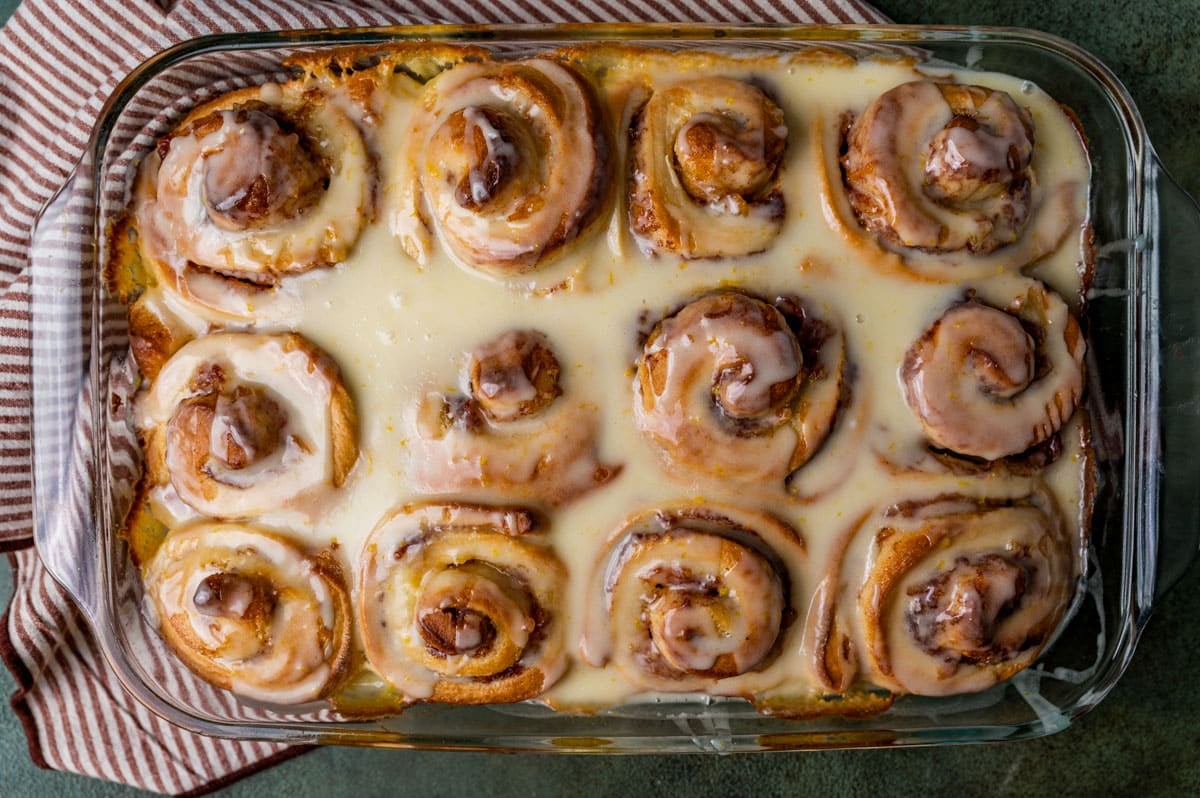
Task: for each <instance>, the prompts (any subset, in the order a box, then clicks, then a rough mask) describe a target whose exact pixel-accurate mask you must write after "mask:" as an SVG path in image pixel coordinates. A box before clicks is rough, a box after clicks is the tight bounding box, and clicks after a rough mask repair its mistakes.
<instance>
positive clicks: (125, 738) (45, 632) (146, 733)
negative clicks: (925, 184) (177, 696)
mask: <svg viewBox="0 0 1200 798" xmlns="http://www.w3.org/2000/svg"><path fill="white" fill-rule="evenodd" d="M425 21H437V22H470V23H502V22H533V23H552V22H560V21H561V22H589V21H667V22H688V21H692V22H730V23H733V22H883V21H886V20H885V19H884V17H883V16H882V15H880V14H879V12H878V11H876V10H875V9H873V8H871V7H870V6H869V5H867V4H866V3H864V2H861V0H671V2H666V1H665V0H493V1H492V2H490V3H487V4H479V3H473V2H468V0H413V1H411V2H405V1H403V0H362V1H361V2H357V3H341V2H326V0H269V2H266V3H262V2H256V0H226V1H225V2H221V1H220V0H182V1H181V2H167V1H165V0H158V2H153V1H152V0H92V2H88V3H76V2H73V1H72V0H25V2H24V3H23V4H22V5H21V6H20V7H19V8H18V9H17V11H16V12H15V14H14V15H13V16H12V18H11V19H10V20H9V22H8V23H7V24H6V25H5V27H4V28H3V29H2V30H0V63H2V64H3V65H4V66H3V72H4V73H5V74H4V77H3V81H0V108H3V109H4V113H3V114H0V551H4V550H7V551H9V552H10V554H9V559H10V562H11V564H12V567H13V569H14V572H15V579H14V587H15V592H14V595H13V599H12V602H11V604H10V605H9V607H8V610H7V611H6V612H5V614H4V617H3V619H2V622H0V655H2V656H3V659H4V662H5V664H6V665H7V666H8V668H9V670H10V671H11V672H12V674H13V676H14V678H15V679H16V681H17V685H18V690H17V692H16V693H15V694H14V695H13V697H12V707H13V710H14V712H15V713H16V714H17V716H18V717H19V718H20V720H21V722H22V724H23V725H24V727H25V731H26V734H27V736H28V739H29V751H30V756H31V757H32V758H33V761H34V762H35V763H36V764H37V765H39V766H41V767H45V768H51V769H58V770H67V771H72V772H75V773H82V774H86V775H90V776H95V777H98V778H104V779H108V780H111V781H116V782H122V783H125V784H129V785H133V786H137V787H142V788H145V789H150V790H155V791H158V792H163V793H172V794H188V793H193V794H194V793H203V792H207V791H209V790H212V789H215V788H216V787H218V786H221V785H223V784H227V783H229V782H230V781H232V780H234V779H236V778H240V777H241V776H244V775H246V774H248V773H251V772H253V771H255V770H258V769H260V768H262V767H265V766H267V765H269V764H271V763H274V762H277V761H279V760H281V759H283V758H286V757H288V756H292V755H294V754H295V753H298V752H299V751H300V750H302V749H296V748H286V747H284V746H282V745H277V744H270V743H260V742H234V741H229V740H217V739H212V738H207V737H204V736H201V735H197V734H192V733H190V732H186V731H184V730H182V729H179V728H177V727H174V726H172V725H171V724H169V723H168V722H166V721H165V720H163V719H161V718H159V717H158V716H156V715H154V714H153V713H151V712H150V711H148V710H147V709H146V708H145V707H143V706H142V705H141V704H139V703H138V702H137V701H136V700H134V699H133V698H131V697H130V696H129V695H127V694H126V693H125V692H124V691H123V689H122V687H121V685H120V683H119V682H118V680H117V678H116V676H115V674H114V673H113V672H112V671H111V670H110V669H109V668H108V667H107V666H106V664H105V662H104V660H103V658H102V657H101V655H100V652H99V649H98V646H97V644H96V642H95V640H94V639H93V637H92V634H91V631H90V630H89V629H88V628H87V623H86V621H85V620H83V618H82V616H81V614H80V613H79V612H78V611H77V610H76V609H75V607H74V605H73V604H72V603H71V601H70V599H69V598H68V596H67V595H66V593H65V592H64V591H63V589H62V588H60V587H59V586H58V584H57V583H56V582H55V581H54V580H53V578H52V577H51V576H50V575H49V573H48V572H47V571H46V570H45V568H44V567H43V566H42V565H41V562H40V560H39V559H38V555H37V553H36V552H35V550H34V549H33V548H32V526H33V518H32V513H33V509H32V507H33V502H32V490H31V485H30V473H31V448H32V447H31V440H30V410H29V408H30V404H31V397H32V386H31V365H30V353H31V347H30V340H31V333H30V323H31V315H32V314H31V307H30V303H31V282H30V266H29V255H30V251H29V250H30V233H31V228H32V226H33V223H34V218H35V216H36V214H37V213H38V210H39V209H40V208H41V206H42V205H43V204H44V203H46V202H47V201H48V200H49V199H50V198H51V197H52V196H53V195H54V193H55V192H56V191H57V190H58V188H59V187H60V186H61V185H62V184H63V183H64V181H65V180H66V179H67V178H68V176H69V174H70V172H71V170H72V167H73V166H74V164H75V162H76V160H77V159H78V158H79V156H80V155H81V153H82V152H83V150H84V148H85V146H86V142H87V139H88V136H89V134H90V131H91V127H92V124H93V123H94V122H95V120H96V118H97V116H98V114H99V111H100V108H101V106H102V105H103V103H104V101H105V99H106V98H107V97H108V95H109V93H110V92H111V91H112V89H113V88H114V86H115V85H116V84H117V82H118V81H119V80H120V78H122V77H123V76H124V75H126V74H127V73H129V72H130V71H131V70H132V69H133V68H134V67H136V66H137V65H138V64H139V63H140V62H141V61H143V60H144V59H145V58H147V57H148V56H150V55H152V54H153V53H156V52H158V51H160V50H162V49H164V48H166V47H169V46H170V45H172V44H175V43H176V42H179V41H183V40H185V39H189V38H193V37H195V36H200V35H203V34H207V33H216V32H230V31H246V30H281V29H296V28H318V27H343V26H359V25H389V24H405V23H410V22H425Z"/></svg>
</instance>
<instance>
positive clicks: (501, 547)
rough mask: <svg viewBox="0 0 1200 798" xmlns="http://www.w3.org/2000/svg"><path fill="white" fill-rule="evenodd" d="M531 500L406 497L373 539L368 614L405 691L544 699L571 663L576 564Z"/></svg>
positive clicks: (375, 650) (374, 658) (367, 548)
mask: <svg viewBox="0 0 1200 798" xmlns="http://www.w3.org/2000/svg"><path fill="white" fill-rule="evenodd" d="M537 531H538V530H537V520H536V519H535V517H534V516H532V515H531V514H530V513H528V512H526V511H524V510H518V509H506V508H487V507H476V506H470V505H463V504H426V505H410V506H405V507H401V508H400V509H398V510H396V511H394V512H393V513H391V514H390V515H388V516H387V517H385V518H384V519H383V520H382V521H381V522H380V523H379V525H378V526H376V527H375V529H374V531H372V532H371V535H370V537H369V538H368V539H367V541H366V543H365V545H364V548H363V552H362V556H361V560H360V571H359V579H358V603H359V623H360V629H361V632H362V639H363V646H364V648H365V649H366V653H367V658H368V660H369V661H370V663H371V665H372V667H374V668H375V669H376V670H377V671H378V672H379V673H380V675H382V676H383V677H384V678H385V679H387V680H388V681H389V682H391V684H392V685H393V686H394V687H395V688H396V689H397V690H399V691H400V692H401V693H403V694H404V697H405V700H406V701H409V702H415V701H441V702H449V703H456V704H485V703H507V702H512V701H522V700H525V699H529V698H534V697H535V696H537V695H538V694H540V693H541V692H542V691H544V690H546V689H547V688H548V687H550V686H551V685H552V684H554V682H555V681H557V680H558V678H559V676H561V675H562V673H563V671H564V670H565V668H566V666H567V657H566V653H565V651H564V648H563V620H562V616H561V613H562V607H561V605H562V594H563V590H564V588H565V583H566V571H565V569H564V568H563V566H562V564H561V563H560V562H559V561H558V559H557V558H556V557H555V556H554V554H553V553H552V552H551V551H550V550H549V549H548V548H546V547H545V546H543V545H542V544H541V543H540V542H538V541H537V540H536V535H535V534H534V533H536V532H537Z"/></svg>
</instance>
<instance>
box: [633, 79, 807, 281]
mask: <svg viewBox="0 0 1200 798" xmlns="http://www.w3.org/2000/svg"><path fill="white" fill-rule="evenodd" d="M787 136H788V130H787V124H786V122H785V121H784V116H783V111H782V110H780V108H779V106H778V105H776V103H775V101H774V100H772V99H771V98H770V97H768V96H767V95H766V93H765V92H763V91H762V90H761V89H759V88H758V87H757V86H754V85H753V84H751V83H747V82H745V81H741V80H732V79H729V78H720V77H705V78H699V79H695V80H688V81H685V82H682V83H678V84H676V85H674V86H671V87H669V88H664V89H659V90H657V91H655V92H654V94H653V95H652V96H651V97H650V99H649V100H648V101H647V102H646V104H645V105H644V106H643V107H642V109H641V111H640V112H638V113H637V115H636V116H635V118H634V122H633V128H632V131H631V137H632V144H631V153H630V157H631V160H632V170H633V172H632V175H631V182H630V197H629V213H630V222H631V225H632V227H633V232H634V234H635V235H637V236H638V237H639V238H640V239H641V241H642V243H643V245H644V246H645V247H646V248H647V249H649V250H651V251H653V252H658V253H663V254H674V255H680V256H682V257H685V258H717V257H732V256H738V255H749V254H752V253H755V252H762V251H763V250H765V249H766V248H767V247H769V246H770V245H771V242H772V241H773V240H774V239H775V236H776V235H778V234H779V230H780V227H781V226H782V224H783V214H784V200H783V194H782V192H781V191H780V180H779V172H780V165H781V163H782V161H783V154H784V150H785V149H786V147H787Z"/></svg>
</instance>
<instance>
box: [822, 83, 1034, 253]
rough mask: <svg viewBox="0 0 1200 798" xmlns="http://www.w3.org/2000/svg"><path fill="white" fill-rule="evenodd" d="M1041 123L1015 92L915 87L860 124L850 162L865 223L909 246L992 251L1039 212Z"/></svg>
mask: <svg viewBox="0 0 1200 798" xmlns="http://www.w3.org/2000/svg"><path fill="white" fill-rule="evenodd" d="M1033 134H1034V129H1033V120H1032V119H1031V117H1030V115H1029V112H1028V111H1026V110H1025V109H1024V108H1022V107H1021V106H1019V105H1017V104H1016V102H1014V101H1013V99H1012V97H1010V96H1009V95H1008V94H1007V93H1005V92H1003V91H999V90H995V89H988V88H984V87H982V86H967V85H961V84H957V83H934V82H932V81H913V82H911V83H905V84H902V85H900V86H897V87H896V88H894V89H892V90H890V91H888V92H885V93H884V94H882V95H881V96H880V97H878V98H877V99H876V100H875V102H873V103H872V104H871V106H870V107H869V108H867V110H866V111H865V112H864V113H863V114H862V115H861V116H860V117H859V118H858V119H857V120H856V121H855V123H854V125H853V127H851V128H850V133H849V137H848V141H847V143H848V148H847V151H846V154H845V155H844V156H843V158H842V166H843V168H844V169H845V177H846V184H847V187H848V189H849V197H850V203H851V205H852V206H853V207H854V211H855V213H856V214H857V215H858V218H859V220H860V221H861V222H862V224H863V226H865V227H867V228H868V229H870V230H873V231H875V232H877V233H878V234H880V235H881V236H883V237H884V238H886V239H888V240H890V241H892V242H894V243H896V244H899V245H901V246H906V247H917V248H922V249H930V250H938V251H951V250H959V249H964V248H965V249H967V250H969V251H971V252H975V253H980V254H985V253H988V252H991V251H993V250H995V249H997V248H999V247H1002V246H1004V245H1006V244H1011V243H1012V242H1014V241H1016V240H1017V238H1018V237H1019V236H1020V234H1021V230H1022V228H1023V227H1024V225H1025V222H1026V219H1027V218H1028V217H1029V210H1030V187H1031V184H1032V182H1033V179H1034V175H1033V171H1032V170H1031V168H1030V162H1031V159H1032V155H1033Z"/></svg>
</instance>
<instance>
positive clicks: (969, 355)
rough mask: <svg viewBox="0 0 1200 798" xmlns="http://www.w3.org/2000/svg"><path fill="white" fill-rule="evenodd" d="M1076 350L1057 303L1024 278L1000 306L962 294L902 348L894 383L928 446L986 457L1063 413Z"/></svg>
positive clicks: (1069, 323)
mask: <svg viewBox="0 0 1200 798" xmlns="http://www.w3.org/2000/svg"><path fill="white" fill-rule="evenodd" d="M999 296H1000V295H999V294H997V297H999ZM1085 348H1086V344H1085V342H1084V340H1083V334H1082V332H1081V331H1080V329H1079V324H1078V323H1077V322H1076V321H1075V318H1074V317H1073V316H1072V315H1071V313H1070V311H1069V310H1068V309H1067V306H1066V304H1065V303H1064V302H1063V300H1062V299H1061V298H1060V297H1059V296H1058V295H1057V294H1055V293H1054V292H1053V291H1050V290H1049V289H1048V288H1046V287H1045V286H1044V285H1042V284H1041V283H1035V282H1032V281H1029V282H1028V283H1026V284H1025V289H1024V290H1023V291H1021V292H1020V293H1018V294H1017V295H1016V296H1014V297H1012V299H1011V300H1010V301H1009V302H1008V303H1007V304H1005V305H1003V306H1000V307H997V306H993V305H990V304H986V303H984V302H982V301H980V300H979V299H976V298H971V299H968V300H967V301H965V302H962V303H960V304H958V305H955V306H954V307H952V308H950V309H949V310H947V311H946V312H945V313H944V314H942V316H941V317H940V318H939V319H937V321H935V322H934V323H933V324H932V325H931V326H930V327H929V328H928V329H927V330H926V331H925V333H924V334H923V335H922V336H921V337H920V338H919V339H918V340H917V341H916V342H914V343H913V345H912V346H911V347H910V348H909V350H908V352H907V353H906V354H905V357H904V363H903V364H902V365H901V367H900V375H899V376H900V382H901V386H902V389H903V391H904V399H905V401H906V402H907V403H908V406H909V409H910V410H912V412H913V414H914V415H915V416H916V417H917V419H918V420H919V421H920V424H921V428H922V429H923V430H924V432H925V434H926V436H928V438H929V440H930V441H931V442H932V443H933V445H934V446H937V447H941V448H943V449H948V450H950V451H951V452H955V453H958V454H964V455H968V456H971V457H980V458H984V459H986V460H995V459H998V458H1001V457H1006V456H1008V455H1015V454H1018V453H1021V452H1024V451H1026V450H1027V449H1029V448H1031V447H1033V446H1036V445H1038V444H1040V443H1042V442H1043V441H1045V440H1046V439H1048V438H1049V437H1050V436H1051V435H1053V434H1054V433H1055V432H1057V431H1058V429H1059V428H1060V427H1061V426H1062V425H1063V424H1065V423H1066V421H1067V419H1069V418H1070V417H1071V414H1072V413H1073V412H1074V411H1075V407H1076V405H1077V404H1078V403H1079V400H1080V396H1081V395H1082V393H1083V355H1084V350H1085Z"/></svg>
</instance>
